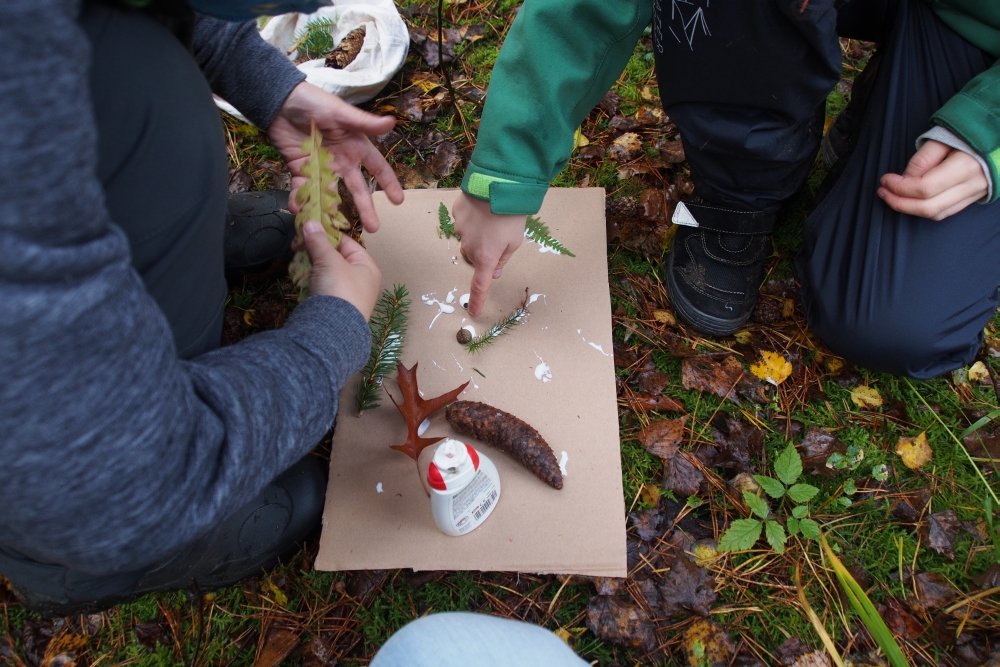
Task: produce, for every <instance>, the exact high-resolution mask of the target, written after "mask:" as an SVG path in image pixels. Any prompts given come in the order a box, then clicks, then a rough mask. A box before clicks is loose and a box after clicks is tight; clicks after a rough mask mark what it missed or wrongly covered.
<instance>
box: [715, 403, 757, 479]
mask: <svg viewBox="0 0 1000 667" xmlns="http://www.w3.org/2000/svg"><path fill="white" fill-rule="evenodd" d="M712 427H713V428H712V437H713V438H714V439H715V444H716V453H715V456H714V458H713V460H712V466H713V467H716V468H725V469H729V470H736V471H737V472H746V473H750V472H753V465H752V464H751V461H752V460H755V459H756V458H757V457H758V456H759V455H760V453H761V451H762V448H763V446H764V433H763V432H762V431H761V430H760V429H759V428H757V427H756V426H754V425H753V424H751V423H749V422H746V421H743V420H742V419H732V418H731V417H723V416H722V415H717V416H716V418H715V419H713V420H712Z"/></svg>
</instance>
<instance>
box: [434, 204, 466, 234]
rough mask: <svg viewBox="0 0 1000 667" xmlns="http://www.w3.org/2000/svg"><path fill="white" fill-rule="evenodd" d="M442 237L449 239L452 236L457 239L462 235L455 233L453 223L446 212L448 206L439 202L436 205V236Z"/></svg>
mask: <svg viewBox="0 0 1000 667" xmlns="http://www.w3.org/2000/svg"><path fill="white" fill-rule="evenodd" d="M442 236H443V237H444V238H446V239H450V238H451V237H452V236H454V237H455V238H456V239H458V240H459V241H461V240H462V237H461V236H459V235H458V234H457V233H455V223H454V222H452V221H451V215H450V214H449V213H448V207H447V206H445V205H444V202H441V204H440V206H438V238H440V237H442Z"/></svg>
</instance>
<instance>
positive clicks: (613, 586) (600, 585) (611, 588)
mask: <svg viewBox="0 0 1000 667" xmlns="http://www.w3.org/2000/svg"><path fill="white" fill-rule="evenodd" d="M590 583H592V584H593V585H594V590H595V591H597V594H598V595H618V593H619V592H620V591H621V590H622V588H624V586H625V579H622V578H621V577H591V578H590Z"/></svg>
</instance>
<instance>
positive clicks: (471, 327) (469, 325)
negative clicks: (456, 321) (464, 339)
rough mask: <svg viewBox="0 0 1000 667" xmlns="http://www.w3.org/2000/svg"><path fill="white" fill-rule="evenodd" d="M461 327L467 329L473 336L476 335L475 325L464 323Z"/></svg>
mask: <svg viewBox="0 0 1000 667" xmlns="http://www.w3.org/2000/svg"><path fill="white" fill-rule="evenodd" d="M462 328H463V329H465V330H466V331H468V332H469V333H470V334H472V337H473V338H475V337H476V327H474V326H472V325H471V324H466V325H465V326H464V327H462Z"/></svg>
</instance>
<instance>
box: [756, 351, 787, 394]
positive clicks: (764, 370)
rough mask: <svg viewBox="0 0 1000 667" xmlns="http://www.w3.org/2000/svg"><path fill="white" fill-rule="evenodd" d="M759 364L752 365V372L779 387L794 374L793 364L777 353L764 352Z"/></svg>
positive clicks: (761, 354)
mask: <svg viewBox="0 0 1000 667" xmlns="http://www.w3.org/2000/svg"><path fill="white" fill-rule="evenodd" d="M760 356H761V360H760V362H759V363H756V364H750V372H751V373H753V374H754V375H755V376H757V377H759V378H760V379H761V380H764V381H765V382H769V383H771V384H773V385H774V386H775V387H777V386H778V385H779V384H781V383H782V382H784V381H785V380H787V379H788V376H789V375H791V374H792V364H791V363H790V362H789V361H788V360H787V359H785V358H784V357H783V356H781V355H780V354H778V353H777V352H771V351H770V350H764V351H762V352H761V353H760Z"/></svg>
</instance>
